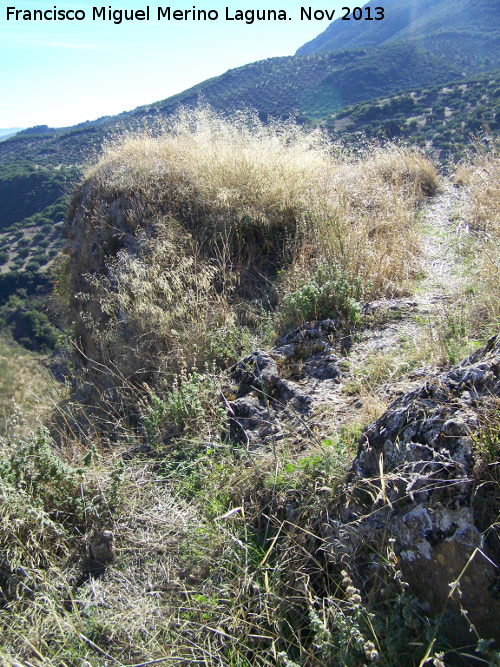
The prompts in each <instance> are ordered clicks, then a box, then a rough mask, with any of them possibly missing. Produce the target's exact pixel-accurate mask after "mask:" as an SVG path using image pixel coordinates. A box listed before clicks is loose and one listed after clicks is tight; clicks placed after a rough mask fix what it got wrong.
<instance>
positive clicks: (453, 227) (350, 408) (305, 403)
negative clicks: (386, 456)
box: [232, 184, 464, 449]
mask: <svg viewBox="0 0 500 667" xmlns="http://www.w3.org/2000/svg"><path fill="white" fill-rule="evenodd" d="M460 204H461V193H460V191H459V190H458V189H457V188H454V187H453V186H452V185H451V184H446V185H444V186H443V188H442V189H441V191H440V192H439V193H438V194H437V195H436V196H435V197H434V198H433V199H432V200H431V201H430V202H429V205H428V206H427V208H426V209H425V211H423V212H422V215H421V223H420V224H421V231H422V245H421V248H422V253H421V258H420V264H421V274H422V278H421V280H420V282H419V283H418V284H417V287H416V290H415V294H414V295H413V296H412V297H410V298H406V299H392V300H381V301H376V302H370V303H367V304H365V305H364V307H363V318H362V322H361V323H360V326H359V327H358V330H357V331H355V332H353V334H352V335H351V337H350V338H348V339H347V340H345V339H344V341H343V344H340V343H339V338H338V334H337V333H336V329H335V323H334V322H331V321H329V320H325V321H324V322H320V323H313V324H306V325H305V326H304V327H301V328H299V329H297V330H296V331H294V332H291V333H290V334H288V335H287V336H285V337H284V338H283V339H281V341H279V342H278V345H277V347H275V348H274V349H273V350H271V351H270V352H269V354H268V353H265V352H262V354H259V355H256V354H255V353H254V354H253V355H250V356H249V357H248V358H247V359H246V360H243V362H242V365H241V366H240V371H238V372H236V373H235V374H234V376H233V377H234V379H235V380H237V381H238V383H239V387H237V388H235V392H236V395H237V396H239V398H238V399H237V400H236V401H234V402H233V403H232V406H233V409H234V411H235V416H236V417H237V420H238V424H239V426H238V427H237V430H238V431H244V433H245V438H246V440H247V443H248V445H249V446H253V444H255V446H257V447H260V446H261V445H265V446H269V445H272V446H273V447H274V446H276V443H277V441H279V440H280V439H282V438H286V440H287V443H288V444H289V445H291V446H292V447H293V446H296V447H298V448H300V449H303V448H304V447H305V448H308V445H307V444H306V443H309V444H311V442H312V441H313V440H315V441H316V442H317V441H318V440H319V441H321V439H323V438H325V437H332V436H333V437H335V435H336V434H337V433H339V432H341V430H342V429H343V430H344V431H345V429H346V428H348V429H349V428H350V427H351V426H354V430H355V428H356V424H361V425H364V424H367V423H369V422H370V421H371V420H372V419H375V418H377V417H378V416H379V414H380V413H381V412H383V411H384V410H385V408H386V407H387V405H388V404H389V403H390V402H391V401H392V400H393V399H394V398H396V397H397V396H399V395H401V394H403V393H406V392H408V391H410V390H412V389H414V388H416V387H419V386H420V385H421V384H422V383H423V382H424V381H425V379H427V378H429V377H432V376H434V375H436V374H437V373H439V372H440V371H441V370H442V364H441V365H440V364H439V361H440V359H439V356H440V354H439V346H440V345H441V346H442V345H443V341H442V334H441V333H440V331H439V322H441V321H443V318H445V317H446V316H447V306H448V305H449V303H450V302H452V301H453V300H454V298H455V294H456V293H457V291H458V290H459V288H460V286H461V284H462V281H463V280H464V277H463V271H462V267H461V265H460V262H459V261H458V260H457V252H456V244H457V240H458V239H459V232H460V228H459V219H460V218H459V215H458V213H459V209H460ZM440 336H441V338H440ZM436 350H438V352H437V354H436ZM243 367H246V368H247V369H248V368H250V367H254V368H257V371H256V372H257V377H256V381H255V382H254V383H253V390H252V389H251V388H250V386H249V385H248V373H246V371H244V372H242V368H243ZM243 376H245V377H246V379H245V380H244V381H243V382H242V378H243ZM259 383H262V385H260V384H259ZM264 384H266V385H268V386H270V387H271V392H270V395H271V397H272V400H270V401H269V402H268V403H266V405H264V404H263V402H262V399H261V398H260V396H259V394H258V390H259V386H262V387H263V386H264ZM255 390H257V393H256V391H255Z"/></svg>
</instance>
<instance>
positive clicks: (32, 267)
mask: <svg viewBox="0 0 500 667" xmlns="http://www.w3.org/2000/svg"><path fill="white" fill-rule="evenodd" d="M39 268H40V263H39V262H28V263H27V264H26V271H33V272H35V271H38V269H39Z"/></svg>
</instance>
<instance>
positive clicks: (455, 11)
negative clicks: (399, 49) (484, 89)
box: [296, 0, 500, 61]
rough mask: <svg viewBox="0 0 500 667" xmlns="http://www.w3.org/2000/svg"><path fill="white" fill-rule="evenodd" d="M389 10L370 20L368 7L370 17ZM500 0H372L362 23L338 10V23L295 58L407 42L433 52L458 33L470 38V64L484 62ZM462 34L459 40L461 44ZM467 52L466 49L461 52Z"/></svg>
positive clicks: (499, 23) (498, 28)
mask: <svg viewBox="0 0 500 667" xmlns="http://www.w3.org/2000/svg"><path fill="white" fill-rule="evenodd" d="M379 6H382V7H383V8H384V19H383V20H380V21H377V20H370V21H368V20H365V17H366V16H367V15H368V14H367V9H366V8H367V7H369V8H370V9H371V16H372V17H374V16H376V14H375V8H376V7H379ZM498 8H499V6H498V0H406V2H401V0H383V1H382V0H370V2H368V3H366V5H364V9H363V19H362V20H359V21H355V20H354V19H353V18H352V16H351V18H350V20H342V16H343V14H345V12H341V11H337V14H336V17H337V18H336V20H334V21H333V23H331V24H330V25H329V26H328V28H327V29H326V30H325V31H324V32H322V33H321V34H320V35H318V36H317V37H316V38H315V39H313V40H311V41H310V42H308V43H307V44H304V46H302V47H301V48H300V49H298V51H297V53H296V55H308V54H311V53H323V52H325V51H340V50H343V49H359V48H370V47H376V46H381V45H383V44H387V43H390V42H396V41H402V40H411V41H414V40H421V39H423V40H424V44H425V46H426V47H427V48H429V49H430V50H431V51H432V50H433V43H434V41H435V40H436V39H437V40H438V41H441V33H447V34H448V39H449V37H450V36H451V35H452V34H453V33H462V34H463V33H466V34H467V39H466V42H467V43H466V45H465V50H466V52H467V56H468V57H469V58H471V59H475V60H479V61H480V60H482V59H484V58H487V57H489V56H491V55H493V56H494V55H495V54H488V50H487V48H486V47H487V43H488V42H489V41H490V40H491V39H494V38H495V37H498V33H499V32H500V17H499V14H498ZM460 37H461V36H460V35H458V34H457V35H456V38H457V40H458V41H460ZM462 48H464V47H462Z"/></svg>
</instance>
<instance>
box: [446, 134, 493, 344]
mask: <svg viewBox="0 0 500 667" xmlns="http://www.w3.org/2000/svg"><path fill="white" fill-rule="evenodd" d="M455 182H456V183H457V185H459V186H461V187H464V188H465V189H466V197H465V204H464V206H463V207H462V210H461V214H462V216H463V218H464V221H465V223H466V225H467V228H468V232H469V243H468V246H467V248H466V252H467V253H468V260H469V263H470V281H469V297H471V305H470V308H469V311H470V313H469V314H470V319H471V325H472V327H473V331H474V332H475V333H476V334H477V335H478V336H480V337H484V336H485V335H488V334H491V333H493V332H496V330H497V328H498V324H499V323H500V249H499V248H500V244H499V242H500V145H499V144H498V142H497V143H493V144H492V145H491V146H489V147H488V148H485V147H479V153H478V155H477V157H476V159H475V160H474V161H472V162H471V164H469V165H461V166H460V167H459V168H458V169H457V174H456V177H455Z"/></svg>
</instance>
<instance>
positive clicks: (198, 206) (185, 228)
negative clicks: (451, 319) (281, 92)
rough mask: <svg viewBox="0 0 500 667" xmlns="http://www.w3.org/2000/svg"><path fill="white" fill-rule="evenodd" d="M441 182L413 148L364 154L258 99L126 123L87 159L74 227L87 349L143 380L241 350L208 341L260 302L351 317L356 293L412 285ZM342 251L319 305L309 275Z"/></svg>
mask: <svg viewBox="0 0 500 667" xmlns="http://www.w3.org/2000/svg"><path fill="white" fill-rule="evenodd" d="M437 183H438V177H437V174H436V171H435V169H434V167H433V165H432V164H431V163H430V162H429V161H428V160H426V159H425V158H424V157H423V156H421V155H420V154H418V153H415V152H413V153H411V152H408V151H403V150H401V149H398V148H395V147H389V148H387V149H385V150H384V151H382V150H378V149H374V148H372V149H369V150H367V151H366V152H365V153H364V154H363V155H362V156H361V157H359V156H358V157H356V156H353V155H350V154H348V153H347V152H345V151H342V150H340V149H339V148H338V147H335V146H333V147H332V146H331V145H330V144H329V143H328V141H327V140H326V137H325V136H324V135H323V134H321V133H320V132H312V133H307V132H305V131H303V130H302V129H300V128H299V127H298V126H297V125H295V124H294V123H292V122H286V123H273V124H267V125H264V124H263V123H261V122H260V121H259V120H258V118H257V117H255V116H254V115H252V114H249V113H245V114H238V115H236V116H235V117H233V118H232V119H230V120H227V119H223V118H221V117H220V116H218V115H217V114H215V113H214V112H213V111H211V110H210V109H209V108H206V107H202V108H198V109H197V110H196V111H194V112H193V111H181V112H180V113H179V114H178V115H177V116H176V117H175V118H173V119H172V121H171V123H170V124H169V125H168V126H162V127H160V128H158V129H157V130H156V131H154V132H146V133H144V132H143V133H141V134H125V135H123V136H121V137H119V138H118V139H116V140H115V141H113V142H111V143H109V144H108V145H107V147H106V149H105V150H104V152H103V154H102V156H101V157H100V159H99V160H98V162H97V163H96V164H94V165H92V166H91V167H90V168H89V169H88V170H87V173H86V177H85V179H84V181H83V183H82V185H81V186H80V188H79V189H78V190H77V192H76V194H75V195H74V197H73V200H72V203H71V206H70V210H69V224H68V226H67V229H66V235H67V236H68V238H69V242H70V247H71V252H72V259H71V260H68V262H67V265H66V268H65V269H64V271H63V273H64V272H66V275H67V276H68V281H69V282H68V288H67V293H68V295H69V296H70V302H71V304H70V305H71V309H72V312H73V313H74V319H75V322H76V330H75V333H76V336H77V339H78V340H79V341H81V345H82V352H83V353H84V356H85V360H84V363H85V364H86V365H88V363H89V362H90V364H92V362H94V363H97V364H104V366H108V367H110V366H113V368H114V369H115V370H118V372H119V374H120V375H121V376H123V377H124V378H128V379H132V378H133V379H134V382H144V381H147V382H150V381H151V379H152V374H153V375H154V377H155V378H157V377H158V374H159V375H161V376H164V377H167V378H168V377H170V378H172V374H173V373H174V374H175V373H179V372H181V371H182V370H183V369H190V368H191V367H193V366H197V367H198V368H203V366H204V364H205V363H206V362H211V361H213V360H216V361H217V363H220V364H222V365H224V364H230V363H232V362H234V360H235V359H236V358H237V357H238V355H239V354H241V352H242V351H243V347H242V345H241V344H240V345H238V341H237V340H236V339H235V345H234V347H233V349H231V350H227V352H226V358H225V359H221V358H220V354H217V355H215V354H214V356H213V357H210V356H208V357H207V356H206V353H207V345H206V340H207V337H214V340H215V339H217V338H218V337H219V333H220V332H221V331H228V330H231V328H232V327H234V326H238V327H241V326H245V325H248V326H250V328H251V329H252V328H253V330H254V331H256V330H258V329H259V327H260V328H262V325H263V323H264V324H266V325H267V324H268V323H269V317H270V316H271V315H266V314H265V313H266V311H267V312H268V313H272V312H273V311H274V315H272V316H271V317H272V319H274V322H275V326H276V327H278V328H279V327H283V326H285V325H289V324H291V323H294V322H295V323H298V322H300V321H302V320H303V318H304V317H310V316H312V317H315V316H318V315H319V314H321V313H323V312H327V313H330V314H335V313H336V314H337V315H339V316H343V317H347V318H349V317H354V318H355V313H356V309H357V306H356V299H358V300H360V299H362V298H364V297H367V296H376V295H390V296H393V295H395V294H403V293H405V291H406V290H407V289H408V279H409V278H410V276H411V275H412V271H413V267H414V266H415V255H416V253H417V252H418V238H417V233H416V231H415V212H416V208H417V207H418V206H419V205H420V204H421V203H422V202H423V201H424V199H425V197H426V196H427V195H428V194H430V193H432V192H434V191H435V189H436V188H437ZM333 266H335V267H336V268H335V272H336V276H337V277H336V278H335V280H333V282H332V281H330V282H329V283H328V285H329V287H328V289H326V290H325V293H324V294H322V296H321V308H320V309H319V310H318V308H317V307H316V306H315V305H314V304H313V303H312V301H311V304H310V307H309V306H308V304H307V303H304V301H307V300H308V299H310V300H311V299H314V298H315V297H313V292H314V290H313V291H311V290H309V288H308V287H307V285H308V283H309V282H311V284H312V283H314V281H315V279H316V278H315V277H317V276H318V275H319V273H321V272H324V271H326V274H325V275H330V274H331V273H332V271H333V268H331V267H333ZM325 267H326V268H325ZM328 267H330V268H328ZM318 272H319V273H318ZM323 282H324V281H323ZM341 286H342V289H340V287H341ZM361 286H363V288H362V289H361ZM301 290H302V292H303V296H302V297H300V299H299V300H297V299H295V300H294V297H293V295H294V294H296V293H297V291H301ZM299 302H300V303H299ZM294 304H295V305H294ZM244 338H246V340H247V342H250V341H251V336H250V337H244ZM99 376H100V377H99V379H98V377H97V376H96V382H98V383H102V381H104V382H105V383H106V382H112V380H111V375H110V374H108V375H107V376H103V375H102V373H100V372H99Z"/></svg>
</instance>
